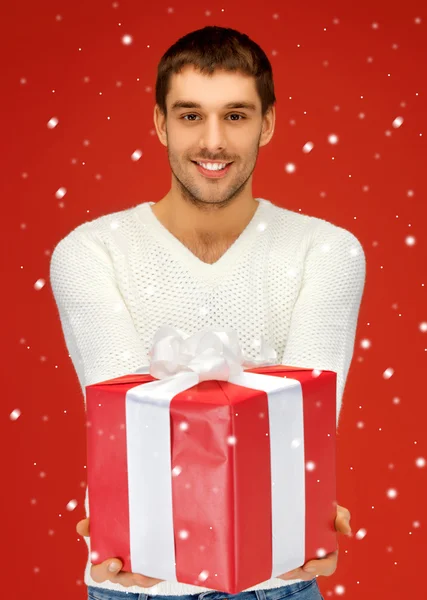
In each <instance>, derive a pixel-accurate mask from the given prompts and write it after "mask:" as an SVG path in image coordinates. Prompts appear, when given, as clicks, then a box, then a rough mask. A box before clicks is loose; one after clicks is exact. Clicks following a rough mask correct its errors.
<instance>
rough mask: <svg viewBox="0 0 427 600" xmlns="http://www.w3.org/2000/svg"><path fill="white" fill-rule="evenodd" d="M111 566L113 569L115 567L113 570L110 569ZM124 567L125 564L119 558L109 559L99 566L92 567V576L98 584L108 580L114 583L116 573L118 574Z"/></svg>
mask: <svg viewBox="0 0 427 600" xmlns="http://www.w3.org/2000/svg"><path fill="white" fill-rule="evenodd" d="M110 565H111V566H112V567H113V566H114V568H113V569H112V570H110V569H109V566H110ZM122 567H123V563H122V561H121V560H119V559H118V558H114V559H111V558H108V559H107V560H104V562H102V563H99V565H92V566H91V568H90V576H91V577H92V579H93V580H94V581H96V583H102V582H103V581H106V580H107V579H110V580H111V581H114V579H113V578H114V577H115V576H116V573H118V572H119V571H120V570H121V568H122ZM130 585H132V584H130Z"/></svg>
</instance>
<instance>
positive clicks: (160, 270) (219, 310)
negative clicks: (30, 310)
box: [50, 198, 366, 596]
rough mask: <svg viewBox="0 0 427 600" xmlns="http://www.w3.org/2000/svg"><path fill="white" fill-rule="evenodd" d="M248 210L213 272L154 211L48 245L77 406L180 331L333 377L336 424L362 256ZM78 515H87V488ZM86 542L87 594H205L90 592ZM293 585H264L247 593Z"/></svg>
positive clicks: (294, 222)
mask: <svg viewBox="0 0 427 600" xmlns="http://www.w3.org/2000/svg"><path fill="white" fill-rule="evenodd" d="M257 201H258V202H259V206H258V207H257V210H256V212H255V214H254V216H253V217H252V220H251V221H250V223H249V224H248V225H247V227H246V228H245V229H244V231H243V232H242V233H241V235H240V236H239V237H238V238H237V240H235V242H234V243H233V244H232V246H230V248H229V249H228V250H227V251H226V252H225V254H223V256H222V257H221V258H220V259H219V260H218V261H217V262H215V263H213V264H208V263H204V262H203V261H201V260H200V259H199V258H197V257H196V256H195V255H194V254H193V253H192V252H191V251H190V250H189V249H188V248H187V247H186V246H185V245H184V244H183V243H181V242H180V241H179V240H178V238H176V237H175V236H174V235H173V234H172V233H170V232H169V231H168V229H166V227H164V226H163V225H162V224H161V222H160V221H159V220H158V219H157V217H156V216H155V214H154V213H153V211H152V209H151V206H152V205H153V204H154V203H153V202H144V203H142V204H139V205H137V206H134V207H131V208H129V209H126V210H123V211H119V212H116V213H111V214H108V215H105V216H102V217H99V218H97V219H94V220H93V221H88V222H86V223H83V224H81V225H79V226H78V227H76V228H75V229H74V230H73V231H71V232H70V233H69V234H68V235H66V236H65V237H64V238H63V239H62V240H61V241H60V242H59V243H58V244H57V245H56V247H55V249H54V251H53V253H52V257H51V263H50V280H51V286H52V291H53V294H54V298H55V301H56V303H57V307H58V311H59V317H60V321H61V325H62V331H63V334H64V339H65V344H66V347H67V349H68V352H69V355H70V357H71V360H72V363H73V365H74V368H75V371H76V374H77V377H78V380H79V383H80V386H81V389H82V392H83V397H84V402H85V405H86V400H85V386H87V385H91V384H93V383H97V382H99V381H104V380H106V379H111V378H114V377H118V376H120V375H124V374H127V373H132V372H134V371H135V369H138V368H139V367H141V366H143V365H147V364H148V363H149V359H148V351H149V349H150V347H151V342H152V338H153V336H154V334H155V332H156V330H157V329H158V328H159V327H160V326H162V325H171V326H172V327H176V328H179V329H182V330H184V331H185V332H187V333H188V334H193V333H195V332H196V331H199V330H201V329H205V328H210V327H212V328H224V327H226V328H231V329H234V330H235V331H236V332H237V333H238V336H239V339H240V343H241V346H242V349H243V353H244V354H245V355H246V356H247V357H248V358H249V359H250V360H253V359H257V358H259V354H258V350H259V345H260V337H261V336H264V337H265V339H266V340H267V342H268V343H269V344H270V345H272V346H273V347H274V348H275V350H276V352H277V356H278V360H277V362H278V363H280V364H284V365H291V366H301V367H308V368H314V369H320V370H322V369H328V370H332V371H335V372H336V373H337V425H338V417H339V413H340V409H341V403H342V395H343V391H344V385H345V381H346V378H347V373H348V369H349V367H350V363H351V359H352V355H353V349H354V340H355V332H356V325H357V318H358V312H359V307H360V302H361V298H362V294H363V289H364V283H365V274H366V262H365V255H364V252H363V248H362V246H361V244H360V242H359V241H358V239H357V238H356V237H355V236H354V235H353V234H352V233H350V232H349V231H347V230H346V229H343V228H341V227H338V226H336V225H334V224H332V223H329V222H328V221H325V220H323V219H319V218H317V217H311V216H307V215H303V214H300V213H296V212H293V211H290V210H287V209H284V208H281V207H278V206H276V205H274V204H273V203H272V202H270V201H268V200H265V199H262V198H257ZM85 509H86V515H87V516H89V506H88V488H86V497H85ZM85 541H86V544H87V546H88V552H89V554H88V561H87V564H86V569H85V576H84V580H85V583H86V585H91V586H95V587H99V588H104V589H110V590H119V591H122V592H125V591H127V592H137V593H141V592H145V593H146V594H149V595H174V596H176V595H184V594H198V593H201V592H203V591H209V588H204V587H200V586H194V585H188V584H182V583H178V582H176V581H175V582H174V581H164V582H162V583H159V584H157V585H156V586H153V587H150V588H143V587H140V586H132V587H124V586H121V585H119V584H116V583H112V582H110V581H106V582H103V583H96V582H95V581H94V580H93V579H91V577H90V567H91V563H90V538H89V537H87V538H85ZM111 558H113V557H111ZM144 574H145V573H144ZM146 575H149V573H147V574H146ZM296 581H301V580H299V579H294V580H287V581H284V580H282V579H278V578H273V579H269V580H267V581H265V582H262V583H260V584H258V585H255V586H253V587H251V588H248V590H247V591H250V590H254V589H269V588H273V587H280V586H283V585H289V584H291V583H295V582H296Z"/></svg>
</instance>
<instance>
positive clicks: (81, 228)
mask: <svg viewBox="0 0 427 600" xmlns="http://www.w3.org/2000/svg"><path fill="white" fill-rule="evenodd" d="M138 206H140V205H137V206H132V207H130V208H126V209H123V210H119V211H115V212H112V213H107V214H105V215H101V216H99V217H95V218H94V219H89V220H87V221H84V222H83V223H80V224H79V225H77V226H76V227H74V228H73V229H71V230H70V231H69V232H68V233H67V234H66V235H65V236H63V237H62V238H61V239H60V240H59V242H58V243H57V245H56V247H55V250H56V249H57V247H58V246H62V247H67V246H70V247H72V246H73V244H76V243H78V242H81V243H98V244H101V245H103V244H105V245H107V246H108V245H109V244H110V241H112V240H113V239H114V238H117V237H118V236H120V237H122V238H126V235H127V233H128V232H129V229H130V228H131V227H132V224H133V223H135V211H136V210H137V208H138Z"/></svg>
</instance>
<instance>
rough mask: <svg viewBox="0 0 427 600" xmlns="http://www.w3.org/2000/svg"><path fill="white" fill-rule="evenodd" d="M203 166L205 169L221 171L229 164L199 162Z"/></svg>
mask: <svg viewBox="0 0 427 600" xmlns="http://www.w3.org/2000/svg"><path fill="white" fill-rule="evenodd" d="M197 164H198V165H200V166H202V167H203V168H204V169H209V170H210V171H219V170H221V169H224V168H225V167H226V166H227V163H199V162H198V163H197Z"/></svg>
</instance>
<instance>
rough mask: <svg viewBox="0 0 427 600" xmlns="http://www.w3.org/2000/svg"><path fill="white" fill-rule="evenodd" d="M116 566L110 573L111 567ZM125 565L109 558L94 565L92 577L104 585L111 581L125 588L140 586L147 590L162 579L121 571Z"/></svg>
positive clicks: (91, 572) (116, 559)
mask: <svg viewBox="0 0 427 600" xmlns="http://www.w3.org/2000/svg"><path fill="white" fill-rule="evenodd" d="M110 565H115V567H116V568H115V569H113V570H112V571H110V569H109V566H110ZM122 567H123V563H122V562H121V561H120V560H119V559H118V558H114V559H111V558H109V559H108V560H105V561H104V562H102V563H100V564H99V565H92V567H91V570H90V576H91V577H92V579H93V580H94V581H96V583H102V582H103V581H106V580H109V581H112V582H113V583H120V585H122V586H123V587H130V586H132V585H139V586H140V587H143V588H147V587H152V586H153V585H156V584H157V583H158V582H159V581H162V580H161V579H155V578H153V577H146V576H145V575H140V574H139V573H129V572H128V571H121V569H122Z"/></svg>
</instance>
